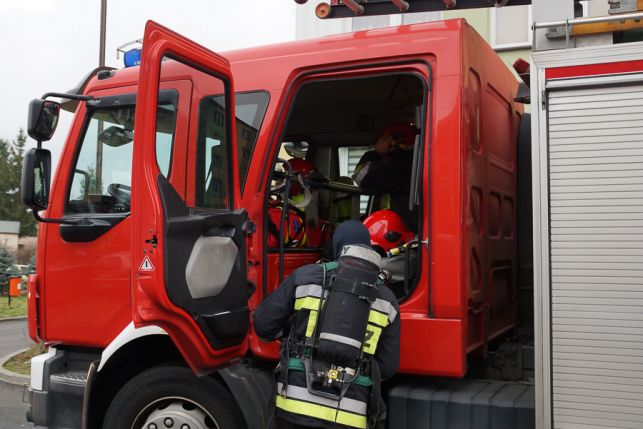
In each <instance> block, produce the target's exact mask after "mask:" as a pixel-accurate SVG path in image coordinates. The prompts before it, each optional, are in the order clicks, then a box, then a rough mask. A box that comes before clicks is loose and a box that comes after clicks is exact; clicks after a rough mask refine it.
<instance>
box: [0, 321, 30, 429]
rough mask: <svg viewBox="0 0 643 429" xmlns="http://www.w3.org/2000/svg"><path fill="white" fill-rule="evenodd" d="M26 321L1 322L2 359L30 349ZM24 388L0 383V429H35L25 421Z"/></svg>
mask: <svg viewBox="0 0 643 429" xmlns="http://www.w3.org/2000/svg"><path fill="white" fill-rule="evenodd" d="M31 344H33V343H32V341H31V340H30V339H29V337H28V336H27V322H26V321H25V320H18V321H11V322H0V357H3V356H5V355H7V354H9V353H13V352H15V351H17V350H20V349H24V348H25V347H29V346H30V345H31ZM22 391H23V388H22V386H12V385H10V384H5V383H3V382H1V381H0V429H15V428H33V425H32V424H31V423H27V421H26V420H25V409H26V407H27V405H26V404H24V403H23V402H22Z"/></svg>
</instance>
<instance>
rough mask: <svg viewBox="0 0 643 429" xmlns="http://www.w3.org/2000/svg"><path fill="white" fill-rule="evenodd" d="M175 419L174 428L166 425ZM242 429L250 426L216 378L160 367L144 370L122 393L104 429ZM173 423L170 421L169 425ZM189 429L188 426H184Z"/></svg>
mask: <svg viewBox="0 0 643 429" xmlns="http://www.w3.org/2000/svg"><path fill="white" fill-rule="evenodd" d="M168 417H169V418H171V419H172V422H171V425H166V424H163V422H164V421H165V419H166V418H168ZM192 421H197V422H199V423H200V424H201V425H202V426H198V425H197V426H196V428H199V427H201V428H207V429H210V428H217V429H239V428H245V427H246V424H245V421H244V420H243V416H242V414H241V411H240V409H239V407H238V406H237V404H236V403H235V401H234V398H233V397H232V395H231V394H230V392H228V390H227V389H226V388H224V387H223V386H222V385H221V384H220V383H219V382H217V381H216V380H214V379H213V378H212V377H207V376H206V377H197V376H196V375H194V373H193V372H192V371H191V370H190V369H189V368H186V367H182V366H159V367H155V368H150V369H148V370H145V371H143V372H142V373H140V374H139V375H137V376H136V377H134V378H133V379H131V380H130V381H128V382H127V383H126V384H125V386H123V387H122V388H121V390H119V391H118V393H117V394H116V396H115V397H114V399H113V400H112V403H111V404H110V406H109V408H108V409H107V413H106V415H105V420H104V422H103V429H147V428H148V427H154V426H153V425H150V423H154V424H156V427H157V428H158V429H165V428H168V427H172V428H173V429H180V428H181V427H182V425H184V424H186V425H187V426H188V427H190V429H195V425H192V424H189V423H191V422H192ZM168 423H170V422H168ZM184 427H185V426H184Z"/></svg>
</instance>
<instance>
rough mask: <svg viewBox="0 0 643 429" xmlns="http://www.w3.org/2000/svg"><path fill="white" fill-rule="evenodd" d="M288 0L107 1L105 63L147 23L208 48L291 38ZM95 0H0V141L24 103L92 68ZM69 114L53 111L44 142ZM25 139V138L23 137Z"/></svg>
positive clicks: (59, 134)
mask: <svg viewBox="0 0 643 429" xmlns="http://www.w3.org/2000/svg"><path fill="white" fill-rule="evenodd" d="M295 8H296V4H295V2H294V1H293V0H240V1H228V0H180V1H173V0H107V37H106V50H105V58H106V65H108V66H112V67H119V68H120V67H122V56H121V59H120V60H117V59H116V48H117V47H118V46H120V45H123V44H124V43H127V42H130V41H133V40H136V39H141V38H142V37H143V31H144V27H145V22H146V21H147V20H148V19H152V20H155V21H157V22H159V23H160V24H163V25H165V26H166V27H169V28H171V29H172V30H175V31H177V32H179V33H180V34H183V35H184V36H186V37H189V38H190V39H192V40H194V41H195V42H198V43H200V44H202V45H204V46H206V47H208V48H210V49H211V50H213V51H215V52H222V51H227V50H231V49H237V48H244V47H250V46H258V45H265V44H269V43H277V42H283V41H288V40H292V39H294V37H295ZM99 37H100V0H0V58H2V59H1V60H0V89H1V92H2V98H3V100H4V106H3V108H2V109H1V110H0V112H1V114H0V138H3V139H13V138H15V136H16V134H17V132H18V129H19V128H23V129H26V126H27V107H28V104H29V101H30V100H31V99H32V98H38V97H40V96H42V94H44V93H45V92H49V91H54V92H65V91H67V90H69V89H71V88H74V87H75V86H76V85H77V84H78V83H79V82H80V80H81V79H82V78H83V77H84V76H85V75H86V74H87V73H88V72H90V71H91V70H93V69H94V68H95V67H96V66H98V48H99ZM71 119H72V114H71V113H67V112H61V118H60V123H59V125H58V129H57V130H56V134H55V136H54V138H53V139H52V141H50V142H49V143H47V145H48V147H49V148H50V149H51V150H52V152H53V155H54V162H55V161H56V158H57V154H58V153H59V151H60V150H61V147H62V145H63V143H64V140H65V137H66V135H67V131H68V129H69V125H70V123H71ZM30 140H31V139H30Z"/></svg>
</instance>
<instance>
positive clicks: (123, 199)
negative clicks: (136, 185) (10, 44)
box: [107, 183, 132, 209]
mask: <svg viewBox="0 0 643 429" xmlns="http://www.w3.org/2000/svg"><path fill="white" fill-rule="evenodd" d="M107 193H108V194H109V195H110V196H112V197H113V198H114V199H115V200H116V202H117V203H121V204H124V205H125V206H126V207H127V208H128V209H129V205H130V201H131V199H132V187H131V186H127V185H122V184H120V183H110V184H109V186H107Z"/></svg>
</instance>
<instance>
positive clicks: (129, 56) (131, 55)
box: [123, 48, 141, 67]
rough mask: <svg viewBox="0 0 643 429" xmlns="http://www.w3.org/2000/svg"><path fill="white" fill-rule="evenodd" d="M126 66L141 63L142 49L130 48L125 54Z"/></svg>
mask: <svg viewBox="0 0 643 429" xmlns="http://www.w3.org/2000/svg"><path fill="white" fill-rule="evenodd" d="M123 61H124V63H125V67H134V66H137V65H139V64H141V49H139V48H135V49H130V50H129V51H127V52H125V54H124V55H123Z"/></svg>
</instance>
